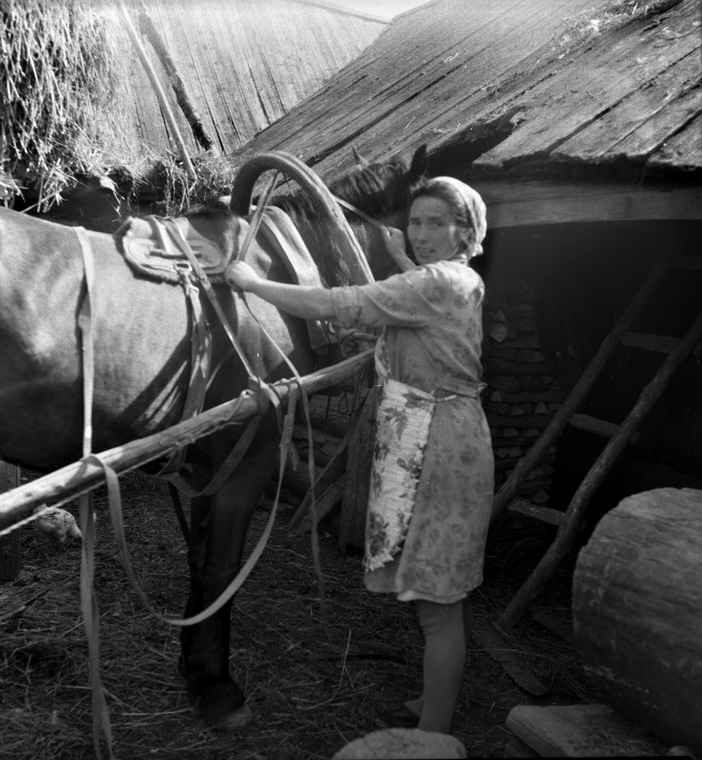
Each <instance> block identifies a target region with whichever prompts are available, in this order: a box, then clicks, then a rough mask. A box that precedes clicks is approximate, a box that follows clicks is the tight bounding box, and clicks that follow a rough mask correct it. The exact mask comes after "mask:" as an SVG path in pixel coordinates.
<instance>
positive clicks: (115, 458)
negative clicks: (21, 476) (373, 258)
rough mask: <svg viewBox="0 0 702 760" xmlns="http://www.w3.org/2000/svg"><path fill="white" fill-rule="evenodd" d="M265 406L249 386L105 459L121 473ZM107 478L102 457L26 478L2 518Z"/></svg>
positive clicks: (369, 356)
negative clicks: (238, 393)
mask: <svg viewBox="0 0 702 760" xmlns="http://www.w3.org/2000/svg"><path fill="white" fill-rule="evenodd" d="M372 361H373V349H369V350H367V351H365V352H363V353H362V354H358V355H357V356H353V357H351V358H350V359H346V360H344V361H342V362H339V363H338V364H335V365H333V366H332V367H326V368H324V369H321V370H318V371H317V372H313V373H311V374H309V375H305V376H304V377H302V378H301V384H302V388H303V389H304V390H305V391H306V392H307V393H315V392H316V391H319V390H322V389H323V388H328V387H329V386H332V385H336V384H337V383H341V382H344V381H345V380H348V379H350V378H351V377H353V376H354V375H356V374H357V373H359V372H361V371H363V370H364V369H366V368H367V367H369V366H370V365H371V363H372ZM294 382H295V381H290V380H281V381H279V382H277V383H273V384H272V385H271V388H272V389H273V390H274V391H275V393H276V395H277V396H278V397H279V398H280V399H281V400H284V399H285V398H286V397H287V395H288V393H289V390H290V386H291V384H293V383H294ZM258 408H259V398H258V395H257V394H253V393H251V392H250V391H244V393H242V394H241V395H240V396H239V397H238V398H235V399H232V400H231V401H227V402H226V403H224V404H220V405H219V406H216V407H214V408H212V409H208V410H207V411H204V412H202V413H201V414H199V415H198V416H197V417H193V418H191V419H189V420H185V421H184V422H180V423H178V424H177V425H173V426H172V427H170V428H168V429H166V430H162V431H161V432H159V433H154V434H153V435H150V436H147V437H145V438H139V439H138V440H136V441H130V442H129V443H125V444H123V445H122V446H116V447H115V448H112V449H108V450H107V451H103V452H101V453H100V459H102V461H103V462H105V464H107V465H109V466H110V467H111V468H112V469H114V470H115V471H116V472H118V473H123V472H127V471H128V470H133V469H136V468H138V467H141V466H142V465H144V464H147V463H148V462H151V461H153V460H154V459H159V458H160V457H162V456H164V455H166V454H168V453H169V452H171V451H173V450H175V449H179V448H181V447H183V446H187V445H189V444H191V443H193V442H194V441H196V440H198V438H202V437H204V436H206V435H209V434H211V433H213V432H215V431H216V430H219V429H220V428H223V427H225V426H226V425H233V424H240V423H242V422H244V421H246V420H248V419H249V418H250V417H252V416H253V415H254V414H256V412H257V410H258ZM104 482H105V478H104V473H103V470H102V467H101V466H100V465H99V464H97V463H91V462H83V461H79V462H74V463H73V464H69V465H67V466H66V467H62V468H61V469H59V470H56V471H55V472H52V473H50V474H49V475H45V476H44V477H41V478H38V479H37V480H34V481H31V482H30V483H26V484H25V485H23V486H20V487H19V488H15V489H13V490H12V491H9V492H7V493H5V494H0V521H2V523H3V524H7V523H8V521H11V520H13V519H14V520H17V519H19V518H21V517H22V516H23V515H24V514H26V513H27V512H29V511H31V509H32V508H33V507H35V506H37V505H38V504H42V503H43V502H45V501H49V500H53V499H56V498H60V497H61V496H63V495H65V494H66V493H67V492H70V493H71V496H70V498H74V497H75V496H77V495H78V494H79V493H85V492H86V491H91V490H93V489H94V488H97V487H98V486H100V485H102V484H103V483H104Z"/></svg>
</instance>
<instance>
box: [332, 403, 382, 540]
mask: <svg viewBox="0 0 702 760" xmlns="http://www.w3.org/2000/svg"><path fill="white" fill-rule="evenodd" d="M374 426H375V391H374V390H371V391H370V393H369V395H368V398H367V399H366V403H365V406H364V408H363V412H362V413H361V417H360V419H359V420H358V423H357V425H356V430H355V431H354V434H353V436H352V438H351V440H350V441H349V450H348V455H347V460H346V473H347V478H346V485H345V489H344V495H343V499H342V502H341V522H340V525H339V547H340V548H341V550H342V551H346V547H348V546H354V547H357V548H363V545H364V542H365V532H366V510H367V507H368V491H369V489H370V473H371V468H372V464H373V446H372V445H369V444H370V442H372V441H373V437H374V435H375V429H374Z"/></svg>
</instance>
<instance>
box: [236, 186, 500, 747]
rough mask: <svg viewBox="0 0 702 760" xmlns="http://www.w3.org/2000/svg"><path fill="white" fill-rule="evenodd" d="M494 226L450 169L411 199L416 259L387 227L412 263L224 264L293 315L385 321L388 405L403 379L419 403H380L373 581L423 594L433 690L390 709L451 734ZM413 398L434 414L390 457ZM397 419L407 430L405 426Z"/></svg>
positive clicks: (403, 594)
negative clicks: (291, 279)
mask: <svg viewBox="0 0 702 760" xmlns="http://www.w3.org/2000/svg"><path fill="white" fill-rule="evenodd" d="M485 232H486V215H485V204H484V203H483V201H482V199H481V198H480V196H479V195H478V193H477V192H476V191H475V190H473V189H472V188H471V187H469V186H468V185H466V184H464V183H463V182H460V181H458V180H456V179H453V178H451V177H437V178H434V179H431V180H428V181H427V182H425V183H424V184H423V185H421V186H420V187H419V188H418V189H417V190H416V191H415V192H414V194H413V199H412V203H411V206H410V213H409V223H408V229H407V237H408V240H409V243H410V245H411V248H412V252H413V253H414V257H415V259H416V261H417V264H418V266H417V265H415V264H414V263H413V262H412V261H411V260H410V259H409V258H408V257H407V255H406V254H405V247H404V237H403V235H402V233H401V232H400V231H399V230H391V229H386V230H385V232H384V235H385V240H386V246H387V248H388V252H389V253H390V255H391V256H392V257H393V259H395V261H396V263H397V264H398V266H399V267H400V269H401V270H402V271H401V273H400V274H396V275H394V276H392V277H389V278H388V279H387V280H384V281H381V282H375V283H371V284H368V285H362V286H348V287H343V288H331V289H325V288H307V287H300V286H296V285H283V284H279V283H274V282H268V281H267V280H264V279H262V278H260V277H259V276H258V275H256V274H255V272H254V271H253V270H252V269H251V268H250V267H248V266H247V265H246V264H244V263H240V262H238V263H235V264H233V265H232V266H231V268H230V269H229V270H228V272H227V275H226V279H227V282H228V283H229V284H230V285H231V286H232V287H234V288H235V289H240V290H244V291H249V292H251V293H254V294H255V295H257V296H259V297H261V298H263V299H265V300H267V301H270V302H271V303H272V304H274V305H275V306H276V307H278V308H279V309H282V310H284V311H287V312H289V313H290V314H293V315H295V316H298V317H303V318H305V319H333V320H334V321H337V322H339V323H340V324H341V325H343V326H345V327H381V328H382V333H381V337H380V338H379V340H378V344H377V346H376V368H377V370H378V374H379V378H380V380H381V382H382V384H383V392H382V394H381V401H380V403H379V410H380V411H382V409H383V406H384V404H385V407H386V411H387V399H388V397H389V394H390V393H391V391H393V390H397V389H399V396H397V397H396V399H395V401H396V400H397V398H401V399H404V400H405V401H407V400H408V401H407V406H406V407H405V408H403V409H401V410H399V412H398V410H396V409H394V408H392V404H391V408H390V410H389V414H386V415H385V416H384V417H383V415H382V414H381V413H380V411H379V415H378V418H377V419H378V432H377V436H376V443H375V446H374V456H375V468H376V469H375V473H376V475H377V477H375V479H374V481H373V483H372V487H371V499H370V501H371V503H370V504H369V520H368V524H367V535H366V555H365V557H364V566H365V568H366V572H365V576H364V577H365V583H366V586H367V588H368V589H369V590H370V591H373V592H380V593H394V594H396V595H397V597H398V599H399V600H400V601H413V602H414V603H415V608H416V612H417V617H418V620H419V624H420V627H421V630H422V633H423V637H424V662H423V670H424V689H423V693H422V695H421V696H420V697H418V698H417V699H414V700H411V701H408V702H405V703H403V704H401V705H399V706H397V707H395V708H388V709H386V710H385V711H384V713H383V716H384V717H385V718H386V720H387V722H389V723H391V724H392V725H406V726H418V727H419V728H420V729H422V730H425V731H436V732H442V733H449V731H450V727H451V719H452V717H453V712H454V708H455V704H456V698H457V696H458V691H459V687H460V683H461V678H462V674H463V669H464V665H465V660H466V653H467V641H468V640H469V636H470V620H471V611H470V601H469V597H468V594H469V592H470V591H471V590H472V589H474V588H476V587H477V586H479V585H480V583H481V582H482V571H483V556H484V550H485V540H486V537H487V530H488V525H489V521H490V511H491V505H492V498H493V471H494V463H493V457H492V449H491V442H490V433H489V429H488V426H487V422H486V420H485V416H484V414H483V410H482V406H481V404H480V398H479V394H480V390H481V389H482V387H483V386H482V384H481V382H480V379H481V374H482V368H481V365H480V346H481V341H482V303H483V298H484V292H485V290H484V285H483V282H482V280H481V278H480V277H479V276H478V274H476V272H475V271H474V270H473V269H471V268H470V260H471V258H472V257H473V256H476V255H478V254H480V253H482V245H481V243H482V241H483V239H484V237H485ZM407 386H411V387H409V388H408V387H407ZM415 407H416V408H421V409H423V410H424V411H425V412H426V413H425V414H424V416H423V423H422V424H420V425H419V427H420V428H421V430H422V432H421V435H422V436H423V438H422V440H421V441H418V442H415V446H414V449H413V453H411V454H410V455H409V456H405V455H404V454H402V455H399V454H398V453H397V452H394V451H393V453H391V454H390V455H389V456H387V451H388V445H386V444H387V440H388V435H387V434H388V431H390V432H392V430H394V431H395V432H397V430H398V426H397V424H395V427H394V428H392V422H391V420H392V418H393V417H394V418H395V420H396V419H397V415H398V414H399V415H400V416H402V415H407V414H408V410H412V409H413V408H415ZM427 410H429V411H427ZM411 413H412V414H413V412H411ZM420 414H422V412H420ZM402 419H403V420H404V419H405V417H402ZM388 421H390V422H388ZM391 428H392V430H391ZM400 430H401V432H406V428H405V427H404V426H400ZM399 437H400V438H401V437H402V435H400V436H399ZM405 438H406V435H405ZM402 443H403V442H401V443H400V445H402ZM404 444H405V445H406V444H407V441H406V440H405V441H404ZM410 459H411V460H412V461H411V462H410V464H409V465H407V464H406V463H407V462H408V461H409V460H410ZM384 462H385V463H390V464H393V463H397V462H399V463H400V464H402V465H403V466H405V472H404V474H405V475H408V474H409V475H413V476H414V481H413V487H412V488H405V486H406V485H407V482H405V483H404V485H403V487H402V488H397V487H396V488H395V489H394V493H393V488H392V487H388V486H387V483H386V484H385V487H384V485H383V482H382V481H383V463H384ZM388 482H389V479H388ZM399 491H402V493H401V494H400V493H399ZM409 491H413V493H411V494H410V497H408V496H407V493H408V492H409ZM395 497H401V498H397V499H395ZM393 499H394V500H395V501H398V502H399V507H398V510H399V512H398V514H399V517H398V518H397V519H396V520H395V522H394V523H393V518H392V516H391V513H392V509H389V508H388V503H389V502H390V501H393ZM408 499H409V502H411V504H409V505H408ZM403 500H404V501H403ZM384 508H386V511H383V510H384ZM393 509H394V507H393ZM410 509H411V515H410V514H409V512H410ZM391 524H392V525H393V526H394V527H395V528H396V529H392V530H391V529H390V527H389V526H391Z"/></svg>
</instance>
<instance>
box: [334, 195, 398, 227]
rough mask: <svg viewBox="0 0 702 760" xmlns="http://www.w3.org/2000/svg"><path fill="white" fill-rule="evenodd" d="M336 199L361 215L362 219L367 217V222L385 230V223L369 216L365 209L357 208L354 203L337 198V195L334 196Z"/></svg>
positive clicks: (349, 209) (343, 205)
mask: <svg viewBox="0 0 702 760" xmlns="http://www.w3.org/2000/svg"><path fill="white" fill-rule="evenodd" d="M334 200H335V201H336V202H337V203H338V204H339V205H340V206H342V207H343V208H345V209H346V210H347V211H352V212H353V213H354V214H356V215H357V216H360V217H361V219H365V220H366V221H367V222H369V223H370V224H372V225H373V226H374V227H377V228H378V229H379V230H384V229H385V225H384V224H382V223H381V222H379V221H378V220H377V219H373V217H372V216H369V215H368V214H366V212H365V211H361V209H360V208H356V207H355V206H354V205H353V204H351V203H348V202H347V201H345V200H343V199H342V198H337V197H336V195H335V196H334Z"/></svg>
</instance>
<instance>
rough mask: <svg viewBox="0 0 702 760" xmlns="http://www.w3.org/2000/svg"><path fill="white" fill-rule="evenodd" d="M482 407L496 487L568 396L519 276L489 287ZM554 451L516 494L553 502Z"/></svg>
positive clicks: (535, 500)
mask: <svg viewBox="0 0 702 760" xmlns="http://www.w3.org/2000/svg"><path fill="white" fill-rule="evenodd" d="M483 329H484V342H483V367H484V380H485V382H486V383H487V386H488V387H487V388H486V389H485V391H484V392H483V406H484V409H485V413H486V416H487V420H488V424H489V425H490V432H491V434H492V445H493V450H494V453H495V488H496V489H498V488H499V487H500V485H501V484H502V483H504V481H505V480H506V479H507V478H508V477H509V475H510V474H511V472H512V471H513V469H514V466H515V465H516V463H517V462H518V461H519V459H521V457H523V456H524V454H525V453H526V452H527V451H528V450H529V448H530V447H531V446H532V445H533V444H534V442H535V441H536V439H537V438H538V437H539V436H540V435H541V432H542V431H543V429H544V428H545V427H546V426H547V425H548V423H549V422H550V421H551V418H552V417H553V415H554V413H555V412H556V411H557V410H558V409H559V408H560V407H561V404H562V403H563V400H564V399H565V392H564V391H563V388H562V385H561V383H560V381H559V380H558V378H557V377H556V375H555V371H554V368H553V367H552V365H551V364H550V363H549V362H548V361H547V359H546V357H545V356H544V353H543V352H542V351H541V347H540V345H539V341H538V338H537V335H536V309H535V298H534V294H533V292H532V291H531V289H530V288H529V286H528V285H527V284H526V283H525V282H524V280H522V279H521V278H520V277H519V276H518V275H517V274H516V273H514V272H513V273H510V274H509V275H506V276H503V277H502V278H500V279H499V280H498V281H497V282H495V283H492V284H491V287H490V288H489V289H488V294H487V297H486V301H485V308H484V312H483ZM555 454H556V449H555V448H554V447H550V448H549V449H548V451H547V452H546V455H545V456H544V457H543V458H542V459H541V461H540V462H539V464H538V465H537V466H536V467H535V468H534V469H533V470H532V471H531V472H530V473H529V475H528V476H527V478H526V479H525V481H524V483H522V485H521V486H520V488H519V490H518V492H517V493H518V495H520V496H525V497H527V498H528V499H529V500H530V501H532V502H533V503H535V504H545V503H546V502H548V500H549V493H548V491H549V489H550V487H551V485H552V482H553V477H552V476H553V471H554V470H553V465H554V461H555Z"/></svg>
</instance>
